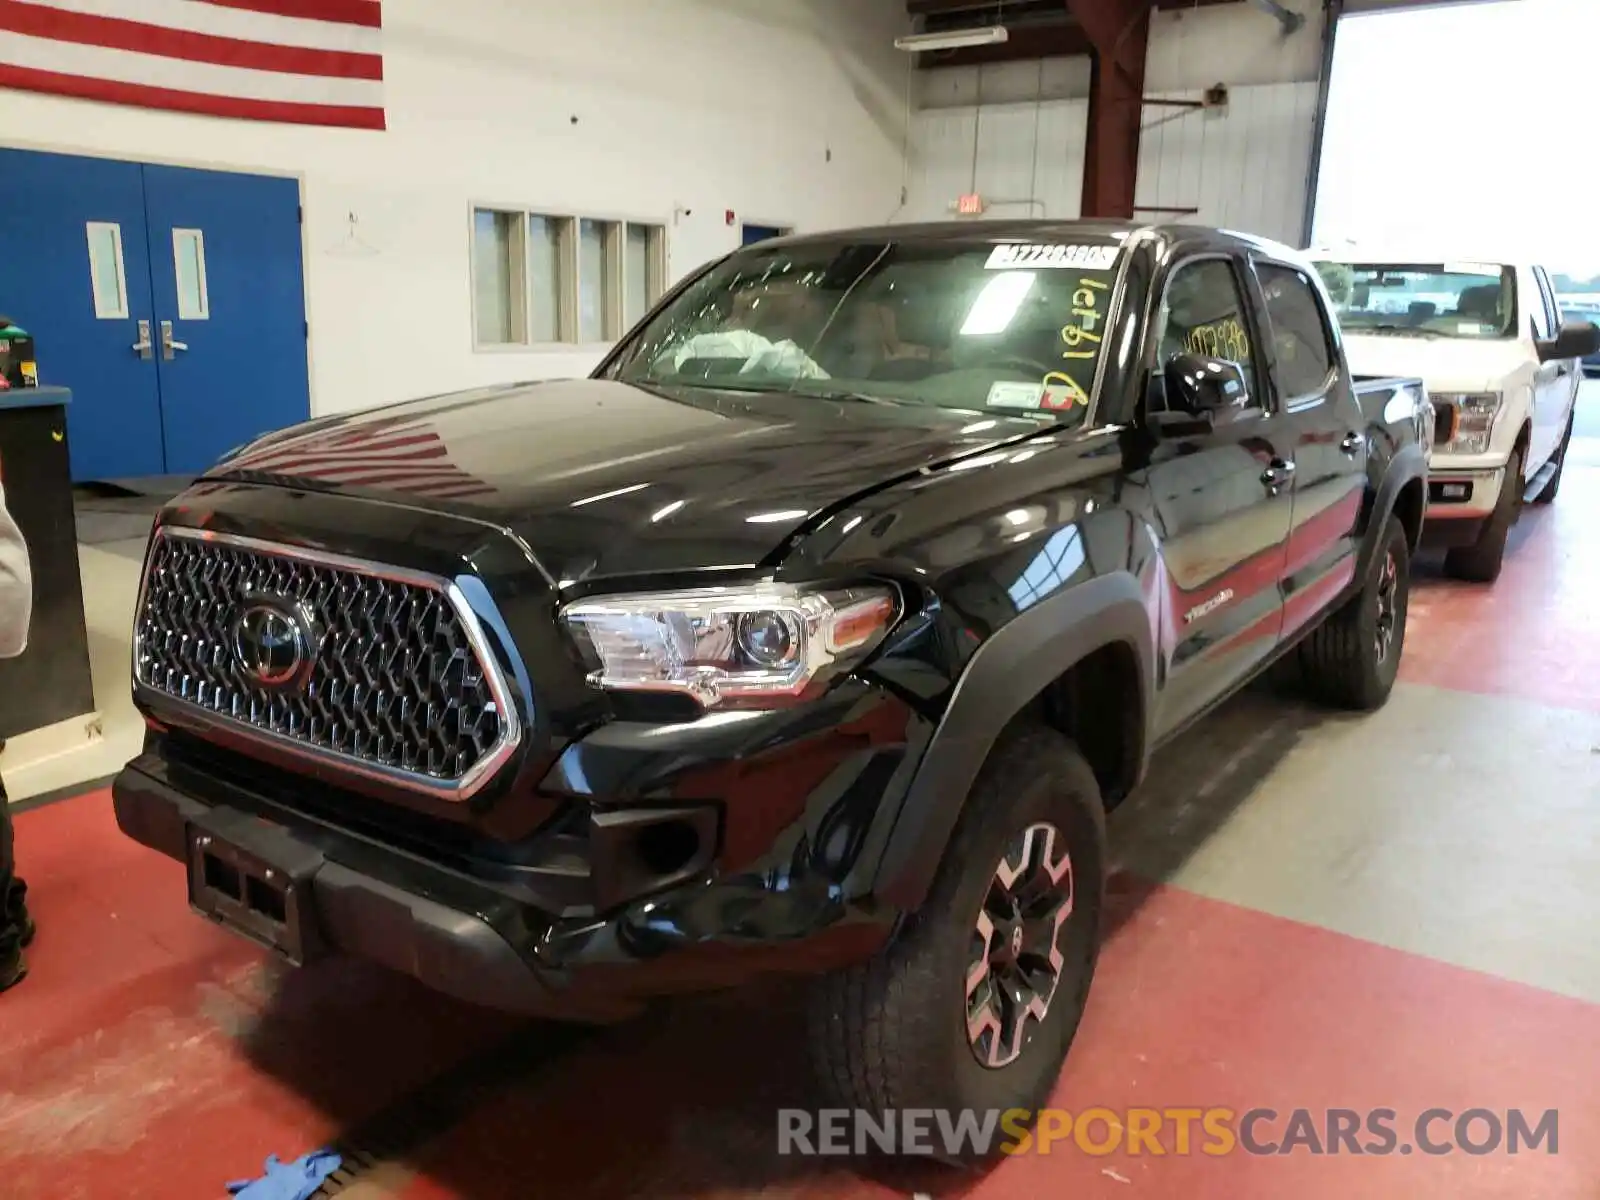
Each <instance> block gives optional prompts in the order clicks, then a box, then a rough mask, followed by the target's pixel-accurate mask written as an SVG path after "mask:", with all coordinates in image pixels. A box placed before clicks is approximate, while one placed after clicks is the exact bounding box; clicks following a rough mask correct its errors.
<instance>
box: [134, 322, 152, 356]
mask: <svg viewBox="0 0 1600 1200" xmlns="http://www.w3.org/2000/svg"><path fill="white" fill-rule="evenodd" d="M153 348H154V347H153V343H152V342H151V341H150V322H149V321H140V322H139V340H138V341H137V342H135V343H134V344H133V351H134V353H135V354H137V355H138V356H139V357H140V358H149V357H150V351H151V350H152V349H153Z"/></svg>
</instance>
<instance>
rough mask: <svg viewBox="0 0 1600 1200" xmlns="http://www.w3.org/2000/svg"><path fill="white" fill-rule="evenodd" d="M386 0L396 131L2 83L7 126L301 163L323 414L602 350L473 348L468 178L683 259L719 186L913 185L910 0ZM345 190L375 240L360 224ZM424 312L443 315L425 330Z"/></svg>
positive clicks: (677, 265) (278, 166) (199, 157)
mask: <svg viewBox="0 0 1600 1200" xmlns="http://www.w3.org/2000/svg"><path fill="white" fill-rule="evenodd" d="M383 9H384V45H385V65H384V74H385V90H386V102H387V107H388V123H389V129H388V131H387V132H385V133H371V132H356V131H343V130H326V129H315V128H299V127H291V126H275V125H266V124H257V123H252V122H235V121H219V120H214V119H208V118H200V117H189V116H183V115H178V114H163V113H155V112H149V111H144V110H139V109H131V108H118V107H114V106H109V105H98V104H89V103H85V102H80V101H73V100H63V99H56V98H53V97H47V96H40V95H34V94H30V93H24V92H12V91H5V90H3V89H0V111H3V112H4V114H5V120H4V125H3V128H0V141H3V142H4V143H5V144H7V145H12V146H22V147H27V148H38V149H49V150H58V151H64V152H76V153H87V154H101V155H109V156H114V157H123V158H131V159H143V160H147V161H156V162H171V163H177V164H180V165H192V166H210V167H223V168H234V169H239V170H257V171H262V172H267V173H288V174H298V175H300V176H301V178H302V187H303V194H304V200H305V210H306V230H305V242H306V247H305V248H306V275H307V311H308V316H309V319H310V324H311V384H312V393H311V394H312V411H313V413H316V414H323V413H330V412H338V411H343V410H348V409H355V408H362V407H367V406H369V405H372V404H377V403H382V402H386V401H391V400H398V399H405V398H408V397H412V396H418V395H425V394H429V393H432V392H438V391H443V390H449V389H455V388H464V387H471V386H475V385H479V384H490V383H497V382H506V381H511V380H518V379H534V378H551V377H561V376H571V375H580V374H583V373H585V372H587V371H588V370H589V369H590V368H591V367H592V366H593V365H594V363H595V362H596V361H597V360H598V359H599V357H600V354H601V353H602V352H603V347H584V348H575V349H574V350H572V351H570V352H566V351H563V352H544V351H533V350H526V351H496V352H486V353H474V352H473V350H472V328H471V317H470V313H471V283H470V278H469V274H468V232H469V219H470V207H471V204H472V202H473V201H478V202H489V203H497V204H505V205H515V206H526V207H528V208H532V209H536V210H543V211H549V212H557V213H573V214H577V215H596V216H625V217H633V218H635V219H638V220H641V221H652V222H656V223H660V224H664V225H667V226H668V253H669V257H670V271H669V274H670V275H671V276H672V277H673V278H677V277H678V276H680V275H682V274H683V273H684V272H686V271H689V270H691V269H692V268H694V267H695V266H697V265H699V264H700V263H702V262H704V261H706V260H707V259H710V258H712V257H715V256H717V255H720V254H722V253H724V252H725V251H727V250H729V249H731V248H732V247H733V246H735V245H736V244H737V242H738V229H737V227H733V228H730V227H728V226H727V225H725V224H724V216H723V214H724V212H725V210H728V209H732V210H734V212H735V213H737V214H738V215H739V217H740V218H741V219H748V220H751V221H755V222H761V223H769V222H770V223H774V224H784V225H792V226H794V227H796V228H798V229H801V230H805V229H813V228H826V227H829V226H837V225H847V224H860V223H867V222H879V221H883V220H886V219H887V218H888V217H889V216H890V215H891V214H892V213H893V212H894V211H895V210H896V208H897V207H898V204H899V199H900V190H901V186H902V181H903V174H904V164H903V154H902V150H903V146H904V142H905V121H904V116H905V108H906V96H907V90H906V89H907V85H908V78H907V68H908V64H907V61H906V56H905V55H903V54H901V53H900V52H898V51H896V50H895V49H894V48H893V39H894V37H895V36H896V35H897V34H899V33H902V32H904V31H905V28H906V17H905V11H904V4H903V2H902V0H781V2H778V0H591V2H590V3H588V4H573V3H570V0H453V2H452V3H450V4H448V5H446V4H444V3H442V2H441V0H384V6H383ZM572 118H576V123H574V121H573V120H572ZM682 210H688V212H687V213H686V214H685V213H683V212H682ZM675 213H677V214H679V215H677V216H675ZM350 214H354V215H355V216H356V218H357V221H358V224H357V230H358V236H359V241H360V243H362V244H364V246H365V247H370V248H371V249H373V250H376V253H366V252H364V251H363V250H362V248H361V247H359V246H356V245H354V244H353V243H352V242H351V241H350V237H349V221H348V218H349V215H350ZM424 326H426V327H427V328H429V329H432V330H438V331H442V336H441V337H439V338H438V339H437V340H431V341H429V342H428V343H427V344H425V345H424V344H421V343H419V341H418V339H417V336H416V334H417V330H418V329H419V328H422V327H424Z"/></svg>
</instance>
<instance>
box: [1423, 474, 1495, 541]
mask: <svg viewBox="0 0 1600 1200" xmlns="http://www.w3.org/2000/svg"><path fill="white" fill-rule="evenodd" d="M1505 474H1506V472H1505V468H1503V467H1497V468H1491V469H1478V470H1451V469H1450V468H1448V467H1434V468H1433V469H1432V470H1430V471H1429V473H1428V519H1427V525H1428V526H1431V527H1434V529H1435V533H1436V535H1442V536H1445V537H1447V538H1449V537H1451V536H1452V534H1451V531H1449V530H1443V531H1440V530H1439V529H1438V526H1441V525H1457V524H1461V523H1468V524H1470V523H1481V522H1482V521H1484V520H1486V519H1487V518H1488V516H1489V514H1491V513H1492V512H1494V507H1495V504H1496V503H1497V502H1498V500H1499V497H1500V489H1501V487H1502V486H1503V484H1504V481H1505ZM1425 537H1426V535H1425ZM1429 540H1432V539H1429Z"/></svg>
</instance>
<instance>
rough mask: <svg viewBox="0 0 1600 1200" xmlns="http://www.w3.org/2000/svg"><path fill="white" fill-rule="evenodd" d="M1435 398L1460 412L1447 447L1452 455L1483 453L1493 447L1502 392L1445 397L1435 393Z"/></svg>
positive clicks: (1449, 395)
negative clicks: (1490, 439)
mask: <svg viewBox="0 0 1600 1200" xmlns="http://www.w3.org/2000/svg"><path fill="white" fill-rule="evenodd" d="M1433 398H1434V399H1435V400H1443V401H1445V402H1446V403H1448V404H1449V405H1451V406H1452V407H1453V408H1454V409H1455V410H1456V413H1455V428H1454V430H1453V431H1452V433H1451V436H1450V442H1449V445H1448V447H1447V449H1448V450H1449V451H1450V452H1451V453H1453V454H1482V453H1483V452H1484V451H1486V450H1487V449H1488V448H1489V438H1490V435H1491V434H1493V433H1494V419H1495V417H1497V416H1499V415H1500V404H1501V400H1502V396H1501V394H1500V393H1499V392H1470V393H1465V394H1462V393H1455V394H1450V393H1444V394H1442V395H1441V394H1440V393H1438V392H1435V393H1434V394H1433Z"/></svg>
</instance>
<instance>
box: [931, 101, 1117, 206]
mask: <svg viewBox="0 0 1600 1200" xmlns="http://www.w3.org/2000/svg"><path fill="white" fill-rule="evenodd" d="M1088 112H1089V102H1088V101H1087V100H1052V101H1048V102H1045V103H1038V104H986V105H984V106H982V107H981V108H978V107H973V106H967V107H962V108H947V109H933V110H927V111H923V112H921V113H918V114H917V117H916V121H915V124H914V127H913V131H912V170H911V183H910V187H909V193H910V195H909V198H908V200H907V203H906V210H905V214H904V215H905V217H906V219H909V220H914V221H939V220H944V219H945V218H947V217H949V216H950V215H951V213H952V209H953V206H954V204H955V200H956V197H958V196H961V195H964V194H966V193H968V192H977V193H978V194H979V195H981V196H983V198H984V200H985V201H986V202H987V203H988V204H989V205H990V208H989V212H988V214H987V215H989V216H991V217H1027V216H1035V217H1060V218H1070V217H1075V216H1077V215H1078V211H1079V205H1080V202H1081V200H1082V194H1083V157H1084V138H1085V132H1086V129H1087V121H1086V118H1087V116H1088Z"/></svg>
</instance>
